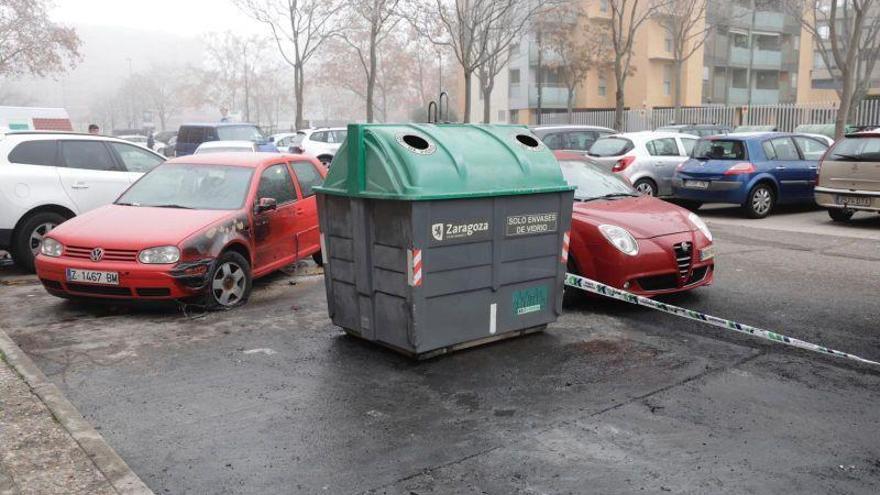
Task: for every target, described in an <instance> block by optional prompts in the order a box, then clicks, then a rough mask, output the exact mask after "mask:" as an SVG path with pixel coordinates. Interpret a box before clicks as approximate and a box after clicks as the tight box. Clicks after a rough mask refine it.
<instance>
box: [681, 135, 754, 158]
mask: <svg viewBox="0 0 880 495" xmlns="http://www.w3.org/2000/svg"><path fill="white" fill-rule="evenodd" d="M692 156H693V157H694V158H696V159H698V160H745V159H746V148H745V143H744V142H743V141H736V140H728V139H701V140H700V141H698V142H697V145H696V146H694V151H693V155H692Z"/></svg>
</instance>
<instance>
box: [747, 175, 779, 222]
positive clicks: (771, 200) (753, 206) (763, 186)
mask: <svg viewBox="0 0 880 495" xmlns="http://www.w3.org/2000/svg"><path fill="white" fill-rule="evenodd" d="M775 205H776V192H775V191H773V187H771V186H770V184H768V183H766V182H762V183H760V184H757V185H755V187H753V188H752V190H751V191H749V196H748V197H747V198H746V202H745V204H744V205H742V207H743V211H744V212H745V214H746V216H747V217H748V218H756V219H757V218H765V217H767V216H768V215H770V212H772V211H773V207H774V206H775Z"/></svg>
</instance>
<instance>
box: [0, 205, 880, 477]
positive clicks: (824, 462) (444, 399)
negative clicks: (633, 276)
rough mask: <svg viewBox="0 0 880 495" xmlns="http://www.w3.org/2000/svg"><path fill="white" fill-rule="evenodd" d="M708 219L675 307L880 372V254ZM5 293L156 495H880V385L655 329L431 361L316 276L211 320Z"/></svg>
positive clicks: (835, 240) (781, 354)
mask: <svg viewBox="0 0 880 495" xmlns="http://www.w3.org/2000/svg"><path fill="white" fill-rule="evenodd" d="M705 217H706V218H707V219H708V220H709V222H710V226H712V228H713V231H714V233H715V237H716V242H717V245H718V252H719V254H718V265H717V275H716V276H717V279H716V283H715V285H714V286H712V287H708V288H705V289H701V290H699V291H697V292H695V293H693V294H689V295H683V296H677V297H672V298H667V299H664V300H667V301H669V302H672V303H673V304H678V305H681V306H684V307H688V308H693V309H697V310H700V311H705V312H708V313H712V314H715V315H718V316H722V317H726V318H732V319H735V320H738V321H741V322H744V323H749V324H753V325H757V326H761V327H764V328H767V329H771V330H774V331H778V332H781V333H784V334H787V335H791V336H795V337H798V338H802V339H805V340H811V341H815V342H817V343H822V344H826V345H829V346H831V347H835V348H838V349H840V350H844V351H850V352H853V353H856V354H860V355H862V356H864V357H866V358H869V359H875V360H876V359H880V329H878V326H877V315H878V314H880V300H878V299H877V297H876V280H877V277H876V274H877V273H878V268H880V252H878V251H877V249H876V245H877V244H876V240H875V239H872V238H865V237H866V236H865V235H860V236H847V235H846V232H845V230H848V229H850V227H838V226H835V225H831V224H830V222H829V221H828V220H827V215H826V214H825V213H824V212H821V211H815V210H797V211H787V212H783V214H781V215H778V216H774V217H770V218H769V219H767V220H762V221H746V220H742V219H739V218H738V217H736V216H735V214H733V213H730V212H725V211H723V210H719V211H715V210H711V211H710V212H708V213H707V214H706V215H705ZM786 217H790V218H789V221H788V222H786ZM771 221H772V222H779V224H780V225H782V226H784V227H785V228H781V227H774V226H773V224H768V225H765V223H767V222H771ZM874 221H875V220H874V219H873V218H869V219H868V220H865V222H874ZM801 223H803V224H804V225H807V226H799V225H801ZM814 223H815V224H816V225H818V227H816V228H817V229H818V230H815V229H813V228H812V227H809V226H808V225H812V224H814ZM792 225H794V227H792ZM864 228H865V230H869V229H870V228H872V227H864ZM840 229H844V230H840ZM0 274H2V275H0V283H2V284H3V285H2V286H0V321H2V322H3V323H2V325H3V327H4V328H5V330H6V332H7V333H8V334H9V335H10V336H11V337H12V338H13V339H14V340H15V341H16V342H17V343H18V344H19V346H21V347H22V349H24V350H25V351H26V352H27V353H28V354H29V355H30V356H31V358H32V359H33V360H34V361H35V362H36V363H37V364H38V365H39V366H40V367H41V368H42V370H43V371H44V372H45V373H46V374H47V375H48V376H49V378H50V379H51V380H53V382H54V383H56V384H57V385H58V386H59V387H61V389H62V390H63V391H64V392H65V393H66V394H67V396H68V398H69V399H70V400H71V401H72V402H73V403H74V404H75V405H76V407H77V408H78V409H79V411H80V412H81V413H82V414H83V415H84V416H85V417H86V419H88V420H89V421H91V422H92V424H93V425H95V427H96V428H98V429H99V431H100V432H101V433H102V435H104V437H105V438H106V439H107V441H108V442H109V443H110V445H111V446H113V447H114V448H115V449H116V451H117V452H118V453H119V454H120V455H121V456H122V457H123V458H124V459H125V461H126V462H127V463H128V464H129V466H131V468H132V469H133V470H134V471H135V472H136V473H137V474H138V475H139V476H140V477H141V478H142V479H143V480H144V481H145V482H146V483H147V484H148V485H149V486H150V487H151V488H152V489H153V490H154V491H155V492H156V493H212V494H213V493H249V494H250V493H394V494H397V493H400V494H412V493H416V494H426V493H493V494H494V493H504V494H506V493H523V494H531V493H585V492H591V493H633V492H641V491H644V492H646V493H665V492H673V493H877V492H878V490H880V414H878V413H877V404H878V403H880V370H875V369H871V368H868V367H866V366H862V365H857V364H850V363H847V362H844V361H839V360H834V359H832V358H828V357H824V356H817V355H813V354H808V353H805V352H801V351H796V350H791V349H788V348H781V347H777V346H773V345H772V344H769V343H765V342H762V341H756V340H750V339H747V338H745V337H741V336H738V335H734V334H731V333H725V332H724V330H720V329H716V328H712V327H708V326H701V325H699V324H698V323H695V322H690V321H685V320H680V319H676V318H674V317H670V316H667V315H661V314H657V313H654V312H652V311H651V310H649V309H646V308H638V307H634V306H628V305H625V304H623V303H617V302H613V301H606V300H600V299H590V298H585V299H584V300H582V301H581V302H579V303H578V304H576V305H575V306H574V307H572V308H570V309H569V310H568V311H567V312H566V314H565V315H564V316H563V317H562V318H561V319H560V320H559V321H558V322H557V323H556V324H554V325H552V326H551V327H550V328H548V329H547V330H546V331H545V332H542V333H539V334H535V335H532V336H528V337H524V338H520V339H516V340H510V341H505V342H500V343H496V344H493V345H489V346H484V347H480V348H475V349H472V350H468V351H464V352H459V353H456V354H453V355H449V356H445V357H440V358H437V359H433V360H429V361H426V362H421V363H416V362H412V361H410V360H408V359H406V358H404V357H401V356H398V355H396V354H394V353H392V352H389V351H387V350H384V349H381V348H378V347H375V346H372V345H368V344H366V343H363V342H360V341H358V340H356V339H353V338H351V337H347V336H345V335H343V334H342V332H340V331H339V330H338V329H337V328H335V327H333V326H332V325H331V323H330V322H329V320H328V318H327V316H326V307H325V293H324V287H323V279H322V277H321V276H320V274H319V271H318V269H317V268H316V267H314V266H313V265H301V266H299V267H298V268H297V269H296V271H295V272H294V271H292V270H288V271H287V272H285V273H278V274H276V275H273V276H271V277H268V278H267V279H263V280H261V281H258V282H256V284H255V290H254V294H253V296H252V299H251V301H250V302H249V304H248V305H247V306H245V307H243V308H240V309H236V310H234V311H229V312H218V313H210V314H202V313H200V312H198V311H197V308H189V310H187V311H181V310H179V308H177V307H176V306H174V305H159V306H125V305H91V304H90V305H83V304H78V303H72V302H66V301H62V300H59V299H55V298H53V297H51V296H48V295H47V294H46V293H45V292H44V290H43V289H42V288H41V287H40V286H39V285H38V284H37V282H36V280H35V279H34V278H33V277H31V276H23V275H21V274H19V273H17V272H15V271H14V270H13V269H10V268H5V269H0Z"/></svg>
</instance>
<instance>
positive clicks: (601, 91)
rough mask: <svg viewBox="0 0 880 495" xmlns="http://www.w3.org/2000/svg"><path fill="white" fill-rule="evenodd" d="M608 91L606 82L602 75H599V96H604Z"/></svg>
mask: <svg viewBox="0 0 880 495" xmlns="http://www.w3.org/2000/svg"><path fill="white" fill-rule="evenodd" d="M607 93H608V82H607V81H606V80H605V76H604V75H600V76H599V96H605V95H606V94H607Z"/></svg>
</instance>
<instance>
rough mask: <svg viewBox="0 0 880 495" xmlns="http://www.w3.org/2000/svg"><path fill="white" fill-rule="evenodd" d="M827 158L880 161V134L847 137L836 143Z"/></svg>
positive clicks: (840, 160) (841, 160) (838, 160)
mask: <svg viewBox="0 0 880 495" xmlns="http://www.w3.org/2000/svg"><path fill="white" fill-rule="evenodd" d="M827 159H828V160H832V161H837V162H845V161H851V162H880V136H870V137H845V138H843V139H841V140H840V141H838V142H837V144H836V145H834V148H832V149H831V153H829V154H828V158H827Z"/></svg>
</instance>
